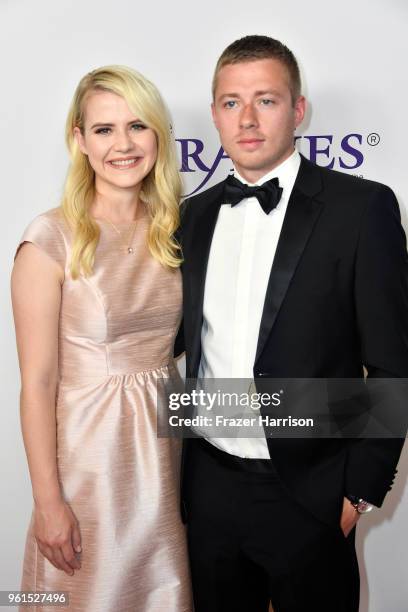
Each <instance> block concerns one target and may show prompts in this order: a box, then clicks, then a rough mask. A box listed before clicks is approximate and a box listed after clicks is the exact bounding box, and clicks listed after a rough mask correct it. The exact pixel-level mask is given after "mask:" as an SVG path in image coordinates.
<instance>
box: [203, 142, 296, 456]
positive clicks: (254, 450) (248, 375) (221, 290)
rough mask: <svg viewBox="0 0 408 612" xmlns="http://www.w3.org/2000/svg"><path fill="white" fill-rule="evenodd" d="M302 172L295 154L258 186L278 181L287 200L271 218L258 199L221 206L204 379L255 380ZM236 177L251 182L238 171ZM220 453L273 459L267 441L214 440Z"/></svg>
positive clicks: (209, 286) (209, 284)
mask: <svg viewBox="0 0 408 612" xmlns="http://www.w3.org/2000/svg"><path fill="white" fill-rule="evenodd" d="M299 166H300V155H299V153H298V152H297V151H294V152H293V153H292V154H291V155H290V157H288V158H287V159H286V160H285V161H284V162H283V163H282V164H280V165H279V166H277V167H276V168H274V169H273V170H272V171H271V172H268V174H266V175H265V176H263V177H262V178H261V179H260V180H259V181H257V182H256V183H255V185H262V184H263V183H265V182H266V181H268V180H269V179H271V178H274V177H278V179H279V184H280V186H281V187H282V188H283V192H282V197H281V199H280V201H279V203H278V205H277V207H276V208H275V209H273V210H272V211H271V212H270V213H269V215H266V214H265V212H264V211H263V210H262V208H261V206H260V204H259V202H258V200H257V198H255V197H251V198H244V199H243V200H242V201H241V202H239V204H237V205H236V206H234V207H233V208H232V207H231V206H230V205H229V204H223V205H221V208H220V211H219V215H218V218H217V223H216V226H215V230H214V235H213V239H212V243H211V249H210V254H209V259H208V266H207V275H206V280H205V292H204V304H203V326H202V332H201V361H200V366H199V373H198V376H199V378H240V379H253V367H254V362H255V355H256V347H257V343H258V335H259V327H260V323H261V317H262V312H263V307H264V302H265V295H266V289H267V285H268V281H269V275H270V272H271V268H272V263H273V260H274V257H275V252H276V247H277V244H278V240H279V236H280V232H281V229H282V224H283V220H284V217H285V213H286V208H287V205H288V201H289V198H290V194H291V192H292V189H293V185H294V183H295V180H296V176H297V174H298V171H299ZM234 176H235V177H236V178H237V179H239V180H240V181H241V182H242V183H245V184H249V185H253V184H252V183H248V182H247V181H245V180H244V179H243V178H242V177H241V176H240V175H239V174H238V172H237V171H236V170H234ZM197 433H200V435H202V436H204V437H206V439H207V440H208V441H209V442H211V443H212V444H214V446H217V447H218V448H219V449H221V450H223V451H225V452H227V453H230V454H232V455H237V456H239V457H248V458H260V459H268V458H269V452H268V447H267V444H266V440H265V437H261V438H240V437H237V438H212V437H211V432H210V431H208V432H207V434H208V435H206V432H205V429H204V430H203V429H202V428H200V431H199V432H198V431H197Z"/></svg>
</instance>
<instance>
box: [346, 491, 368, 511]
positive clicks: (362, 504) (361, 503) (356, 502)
mask: <svg viewBox="0 0 408 612" xmlns="http://www.w3.org/2000/svg"><path fill="white" fill-rule="evenodd" d="M346 497H347V499H348V500H349V502H350V503H351V505H352V506H354V508H355V509H356V510H357V512H358V513H359V514H368V513H369V512H371V510H372V509H373V507H374V506H373V504H370V503H369V502H368V501H366V500H365V499H362V498H361V497H357V496H356V495H346Z"/></svg>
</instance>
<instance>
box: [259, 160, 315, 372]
mask: <svg viewBox="0 0 408 612" xmlns="http://www.w3.org/2000/svg"><path fill="white" fill-rule="evenodd" d="M320 190H321V179H320V174H319V170H318V168H317V167H316V166H314V165H313V164H312V163H310V162H309V161H307V160H306V159H305V158H303V157H302V162H301V165H300V169H299V174H298V177H297V179H296V182H295V185H294V187H293V190H292V194H291V197H290V199H289V203H288V207H287V210H286V214H285V219H284V222H283V226H282V231H281V234H280V237H279V242H278V246H277V249H276V254H275V258H274V261H273V265H272V269H271V274H270V277H269V282H268V288H267V290H266V296H265V303H264V308H263V312H262V319H261V325H260V328H259V336H258V345H257V350H256V359H255V362H256V361H257V360H258V359H259V357H260V355H261V353H262V351H263V349H264V346H265V343H266V341H267V339H268V336H269V334H270V333H271V330H272V328H273V325H274V323H275V321H276V317H277V315H278V312H279V310H280V308H281V306H282V302H283V300H284V298H285V295H286V292H287V290H288V288H289V285H290V282H291V280H292V277H293V275H294V273H295V270H296V267H297V265H298V263H299V260H300V258H301V256H302V253H303V250H304V248H305V246H306V243H307V241H308V239H309V236H310V234H311V232H312V230H313V227H314V225H315V223H316V221H317V219H318V217H319V215H320V212H321V209H322V203H321V202H319V201H317V200H316V199H314V196H315V195H316V194H317V193H318V192H319V191H320Z"/></svg>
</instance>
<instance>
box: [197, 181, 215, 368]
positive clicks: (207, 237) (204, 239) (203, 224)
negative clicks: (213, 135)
mask: <svg viewBox="0 0 408 612" xmlns="http://www.w3.org/2000/svg"><path fill="white" fill-rule="evenodd" d="M222 193H223V183H220V189H217V191H216V192H215V193H214V194H212V196H213V197H212V199H211V200H210V201H209V202H208V203H207V205H206V207H205V209H204V211H203V212H202V213H201V214H200V216H199V217H198V218H197V219H196V221H195V224H194V235H193V237H192V245H193V247H192V251H191V255H190V257H191V259H190V274H189V283H190V295H191V306H192V320H193V338H192V343H191V372H192V375H193V376H195V375H196V372H197V370H198V366H199V363H200V358H201V328H202V323H203V301H204V288H205V278H206V274H207V264H208V257H209V254H210V247H211V242H212V237H213V234H214V228H215V224H216V222H217V217H218V212H219V210H220V206H221V204H222Z"/></svg>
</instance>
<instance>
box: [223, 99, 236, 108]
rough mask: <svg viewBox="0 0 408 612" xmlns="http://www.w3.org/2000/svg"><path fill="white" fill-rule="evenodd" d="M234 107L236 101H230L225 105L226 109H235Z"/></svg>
mask: <svg viewBox="0 0 408 612" xmlns="http://www.w3.org/2000/svg"><path fill="white" fill-rule="evenodd" d="M234 106H236V101H235V100H228V101H227V102H225V104H224V108H234Z"/></svg>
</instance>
